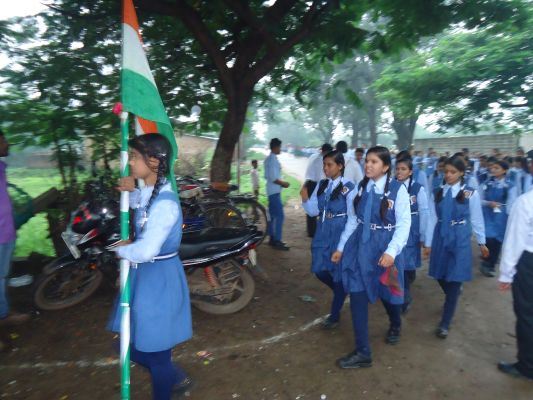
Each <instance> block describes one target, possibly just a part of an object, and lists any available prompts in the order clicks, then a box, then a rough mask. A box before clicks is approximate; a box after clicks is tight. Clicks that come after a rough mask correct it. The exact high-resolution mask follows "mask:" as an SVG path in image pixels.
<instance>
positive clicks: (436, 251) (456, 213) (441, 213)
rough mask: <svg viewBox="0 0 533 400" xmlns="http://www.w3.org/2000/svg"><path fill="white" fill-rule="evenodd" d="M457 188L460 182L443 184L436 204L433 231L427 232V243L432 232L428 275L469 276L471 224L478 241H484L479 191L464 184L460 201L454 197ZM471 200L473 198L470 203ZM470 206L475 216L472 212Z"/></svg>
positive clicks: (451, 278) (462, 279) (450, 278)
mask: <svg viewBox="0 0 533 400" xmlns="http://www.w3.org/2000/svg"><path fill="white" fill-rule="evenodd" d="M459 189H460V186H459V184H456V185H454V186H453V187H449V186H448V185H445V187H444V193H445V195H444V196H443V199H442V200H441V201H440V202H439V203H436V204H435V209H434V212H435V214H434V217H435V218H436V221H435V222H436V224H435V228H434V230H433V235H427V236H429V237H430V238H429V239H428V238H426V246H427V245H428V241H429V240H431V236H432V240H431V248H432V250H431V257H430V260H429V275H430V276H431V277H432V278H435V279H444V280H446V281H448V282H465V281H470V280H471V279H472V248H471V243H470V238H471V236H472V226H474V229H475V231H476V235H477V237H478V243H480V244H485V233H484V232H485V231H484V227H483V217H482V215H481V203H480V200H479V195H478V194H477V193H476V192H475V191H474V189H473V188H472V187H469V186H466V187H464V188H463V190H464V201H463V202H462V203H460V202H458V201H457V200H456V198H455V197H456V195H457V193H458V192H459ZM435 196H436V193H435V194H434V197H435ZM473 200H475V202H474V203H473V204H472V201H473ZM472 210H474V212H475V216H472ZM443 224H445V225H444V226H443Z"/></svg>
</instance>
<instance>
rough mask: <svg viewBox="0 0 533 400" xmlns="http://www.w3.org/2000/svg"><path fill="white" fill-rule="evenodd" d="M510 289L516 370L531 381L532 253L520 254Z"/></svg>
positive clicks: (532, 361) (532, 354) (532, 356)
mask: <svg viewBox="0 0 533 400" xmlns="http://www.w3.org/2000/svg"><path fill="white" fill-rule="evenodd" d="M512 288H513V306H514V312H515V314H516V342H517V347H518V356H517V358H518V363H517V364H516V368H517V369H518V370H519V371H520V372H521V373H522V374H523V375H525V376H527V377H529V378H532V379H533V253H530V252H527V251H524V253H522V256H521V257H520V260H519V261H518V264H517V266H516V275H515V276H514V279H513V286H512Z"/></svg>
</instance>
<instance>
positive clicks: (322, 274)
mask: <svg viewBox="0 0 533 400" xmlns="http://www.w3.org/2000/svg"><path fill="white" fill-rule="evenodd" d="M323 168H324V173H325V175H326V177H327V179H323V180H321V181H320V182H319V183H318V185H316V187H315V189H314V191H313V193H312V194H311V196H309V194H308V192H307V186H305V185H304V186H303V187H302V190H301V192H300V194H301V197H302V206H303V208H304V210H305V212H306V213H307V214H308V215H309V216H310V217H314V218H316V219H317V227H316V231H315V235H314V237H313V241H312V244H311V255H312V261H311V272H313V273H314V274H315V275H316V277H317V278H318V279H319V280H320V281H321V282H322V283H324V284H325V285H326V286H328V287H329V288H330V289H331V290H332V292H333V301H332V303H331V312H330V314H329V316H328V318H326V320H325V321H324V322H323V324H322V327H323V328H324V329H334V328H336V327H337V325H338V323H339V319H340V311H341V308H342V305H343V304H344V300H345V298H346V293H345V292H344V288H343V285H342V282H341V280H340V266H339V265H338V258H339V257H340V254H341V253H342V251H343V249H344V245H345V243H346V241H347V240H348V237H349V236H350V234H351V233H352V231H353V229H355V224H354V222H355V216H354V214H353V209H351V208H350V207H349V205H350V204H351V203H352V202H353V197H354V194H355V192H354V190H353V189H354V184H353V183H352V182H351V181H348V180H346V179H345V178H344V177H343V172H344V156H343V154H342V153H341V152H340V151H338V150H334V151H330V152H329V153H326V155H325V156H324V157H323ZM348 221H349V223H348Z"/></svg>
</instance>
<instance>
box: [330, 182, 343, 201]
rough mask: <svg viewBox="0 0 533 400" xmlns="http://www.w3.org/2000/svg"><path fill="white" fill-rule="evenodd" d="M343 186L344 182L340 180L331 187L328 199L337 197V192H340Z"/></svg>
mask: <svg viewBox="0 0 533 400" xmlns="http://www.w3.org/2000/svg"><path fill="white" fill-rule="evenodd" d="M343 187H344V184H343V183H342V181H340V182H339V184H338V185H337V187H336V188H335V189H333V191H332V192H331V197H330V199H331V200H335V199H336V198H337V197H339V194H340V193H341V192H342V188H343Z"/></svg>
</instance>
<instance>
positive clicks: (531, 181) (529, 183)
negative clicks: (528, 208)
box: [523, 174, 533, 193]
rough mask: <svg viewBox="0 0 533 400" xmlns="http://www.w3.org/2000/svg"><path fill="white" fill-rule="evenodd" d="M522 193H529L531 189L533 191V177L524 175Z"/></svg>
mask: <svg viewBox="0 0 533 400" xmlns="http://www.w3.org/2000/svg"><path fill="white" fill-rule="evenodd" d="M523 189H524V193H527V192H529V191H530V190H531V189H533V175H531V174H525V175H524V188H523Z"/></svg>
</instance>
